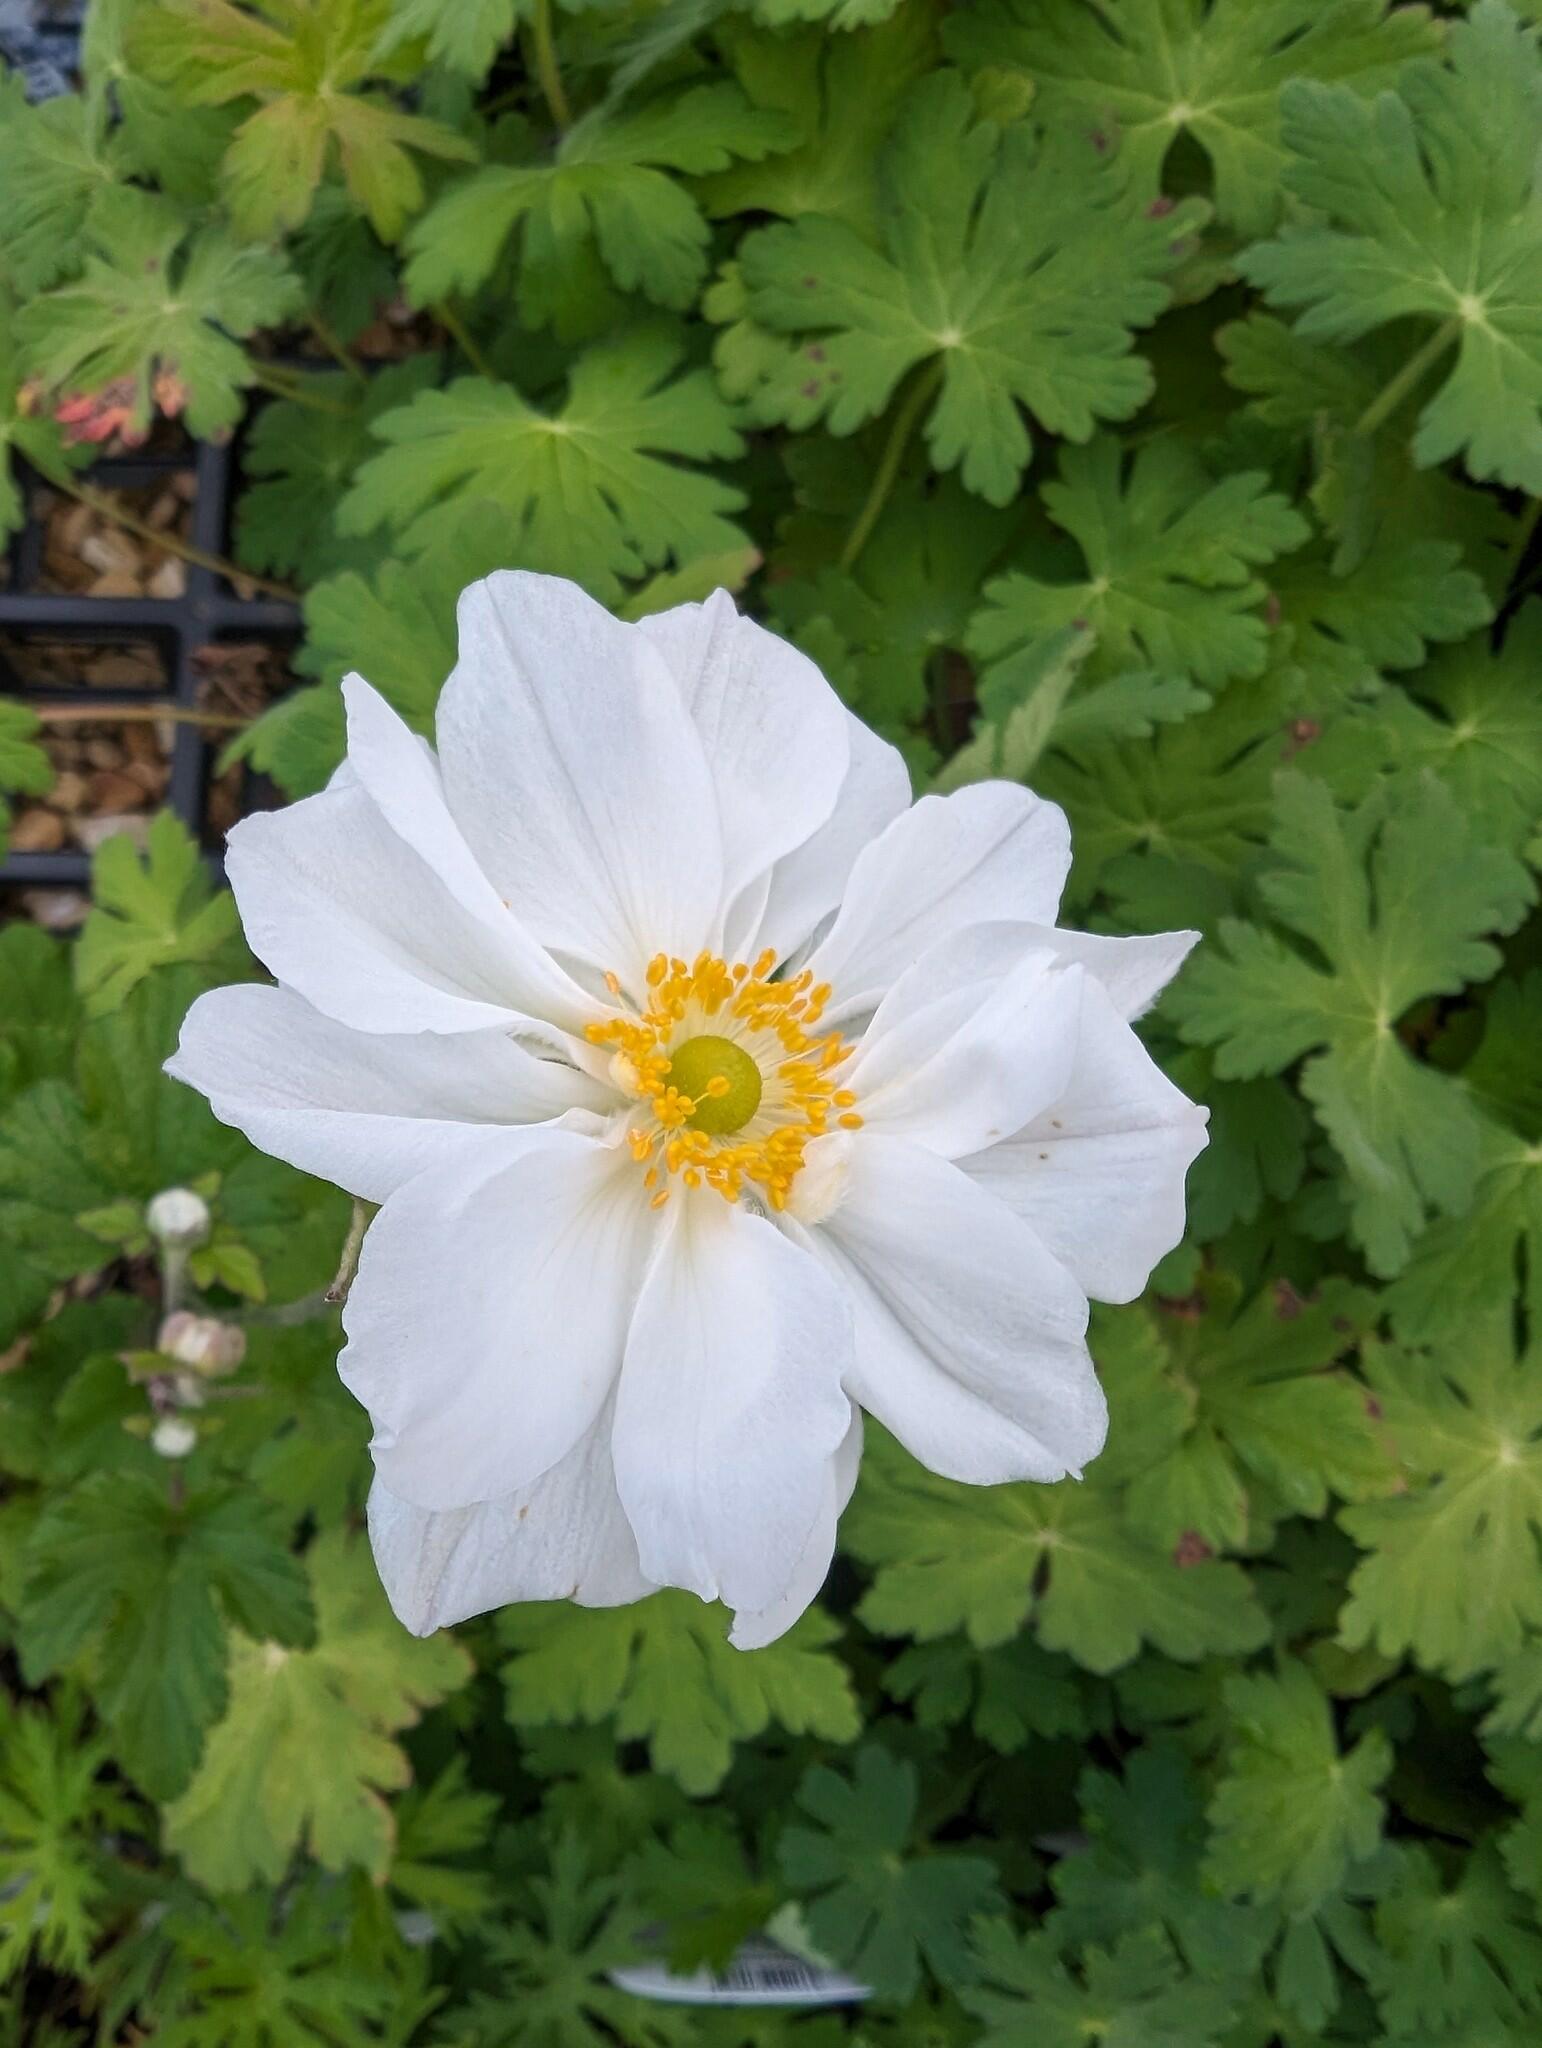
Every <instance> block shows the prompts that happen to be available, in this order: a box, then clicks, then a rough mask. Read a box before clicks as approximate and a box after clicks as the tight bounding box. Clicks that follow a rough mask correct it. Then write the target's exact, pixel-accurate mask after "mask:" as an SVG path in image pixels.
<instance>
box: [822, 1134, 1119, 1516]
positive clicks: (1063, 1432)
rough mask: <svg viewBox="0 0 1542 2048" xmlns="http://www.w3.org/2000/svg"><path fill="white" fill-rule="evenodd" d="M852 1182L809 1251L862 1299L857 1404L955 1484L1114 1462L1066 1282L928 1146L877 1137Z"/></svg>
mask: <svg viewBox="0 0 1542 2048" xmlns="http://www.w3.org/2000/svg"><path fill="white" fill-rule="evenodd" d="M819 1142H820V1143H821V1144H822V1143H827V1142H829V1141H828V1140H820V1141H819ZM817 1149H818V1146H817V1145H816V1146H812V1147H810V1154H811V1156H812V1154H813V1152H814V1151H816V1150H817ZM847 1167H848V1178H847V1183H846V1195H845V1200H844V1202H843V1203H842V1205H841V1206H840V1207H839V1208H838V1209H837V1210H836V1211H835V1212H834V1214H833V1215H832V1216H830V1217H829V1218H828V1219H827V1220H826V1221H825V1222H824V1224H823V1225H822V1226H821V1227H820V1228H819V1229H818V1230H817V1231H814V1232H811V1233H810V1234H809V1239H808V1241H809V1242H810V1243H811V1244H813V1245H814V1246H815V1247H816V1248H817V1249H818V1251H819V1253H820V1254H821V1256H822V1257H823V1258H825V1259H826V1260H827V1261H828V1262H830V1263H831V1265H832V1267H834V1268H835V1269H837V1270H839V1271H840V1273H841V1275H842V1277H843V1278H844V1279H845V1281H846V1282H847V1284H848V1286H849V1288H850V1290H851V1293H852V1296H853V1300H854V1304H855V1309H856V1366H855V1369H854V1371H853V1372H852V1375H851V1377H850V1378H849V1380H848V1381H847V1385H848V1387H849V1389H850V1391H851V1393H852V1394H853V1395H854V1396H855V1397H856V1399H857V1400H858V1401H860V1402H861V1404H862V1406H863V1407H864V1408H865V1409H867V1411H868V1412H869V1414H871V1415H876V1416H877V1418H878V1420H879V1421H880V1422H881V1423H882V1424H883V1425H884V1427H885V1428H886V1429H889V1430H892V1432H893V1433H894V1435H895V1436H897V1437H898V1438H899V1440H900V1442H901V1443H902V1444H904V1446H905V1447H906V1449H907V1450H909V1451H910V1452H911V1453H912V1454H913V1455H914V1456H915V1457H917V1458H919V1459H920V1460H921V1462H922V1463H923V1464H924V1465H928V1466H930V1467H931V1469H932V1470H933V1471H934V1472H940V1473H942V1474H943V1476H944V1477H945V1478H949V1479H961V1480H966V1481H969V1482H971V1483H973V1484H977V1485H996V1484H999V1483H1000V1482H1001V1481H1003V1480H1007V1479H1060V1478H1063V1477H1064V1476H1065V1474H1066V1473H1068V1472H1079V1471H1080V1469H1081V1467H1082V1466H1083V1465H1084V1464H1086V1462H1087V1460H1088V1459H1089V1458H1093V1457H1095V1456H1096V1455H1097V1453H1098V1452H1099V1450H1101V1449H1102V1446H1103V1438H1104V1434H1105V1432H1106V1429H1107V1409H1106V1407H1105V1404H1104V1400H1103V1392H1102V1389H1101V1388H1100V1387H1099V1385H1098V1382H1097V1376H1096V1374H1095V1373H1094V1372H1093V1370H1092V1361H1091V1359H1090V1358H1089V1357H1088V1355H1087V1346H1086V1341H1085V1332H1086V1326H1087V1303H1086V1299H1085V1297H1084V1296H1083V1294H1082V1293H1081V1290H1080V1289H1079V1288H1078V1287H1077V1286H1076V1283H1075V1282H1074V1281H1073V1280H1072V1279H1071V1277H1070V1275H1069V1274H1068V1273H1067V1272H1066V1270H1065V1268H1064V1267H1063V1266H1061V1265H1060V1264H1059V1262H1058V1261H1057V1260H1056V1259H1054V1258H1053V1257H1052V1256H1051V1255H1050V1254H1049V1253H1048V1252H1047V1251H1046V1250H1045V1249H1044V1247H1043V1245H1042V1244H1040V1242H1039V1240H1038V1239H1037V1238H1036V1237H1035V1235H1034V1233H1033V1232H1032V1231H1031V1230H1030V1229H1029V1228H1028V1226H1027V1225H1026V1224H1024V1223H1022V1222H1020V1221H1019V1220H1018V1218H1017V1217H1015V1216H1014V1215H1013V1214H1012V1212H1011V1211H1010V1210H1009V1209H1007V1208H1005V1207H1004V1206H1003V1205H1002V1204H1001V1203H1000V1202H998V1201H996V1200H995V1199H994V1198H993V1197H992V1196H990V1195H988V1194H986V1193H985V1192H984V1191H983V1190H982V1189H980V1188H978V1187H976V1185H975V1184H974V1182H973V1181H972V1180H970V1179H969V1178H968V1177H967V1175H965V1174H963V1173H961V1172H960V1171H959V1169H958V1168H957V1167H956V1166H952V1165H950V1164H949V1163H948V1162H947V1161H946V1160H943V1159H938V1158H936V1157H935V1156H934V1155H933V1154H932V1153H930V1152H926V1151H923V1150H922V1149H921V1147H920V1146H918V1145H907V1144H905V1143H904V1141H903V1140H901V1139H898V1138H883V1137H873V1136H870V1135H869V1134H868V1133H867V1132H865V1131H864V1132H861V1133H859V1134H858V1135H857V1137H856V1139H855V1140H854V1141H853V1143H852V1144H851V1146H850V1155H849V1159H848V1162H847Z"/></svg>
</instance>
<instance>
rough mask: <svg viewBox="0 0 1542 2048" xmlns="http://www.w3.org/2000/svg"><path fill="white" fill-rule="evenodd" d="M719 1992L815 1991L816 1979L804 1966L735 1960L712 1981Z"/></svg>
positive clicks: (802, 1964) (750, 1959)
mask: <svg viewBox="0 0 1542 2048" xmlns="http://www.w3.org/2000/svg"><path fill="white" fill-rule="evenodd" d="M715 1982H716V1985H717V1988H718V1990H719V1991H817V1990H819V1988H820V1984H819V1979H818V1978H817V1977H816V1976H815V1975H814V1972H813V1971H812V1970H811V1969H810V1968H809V1967H808V1965H807V1964H806V1963H798V1962H790V1961H786V1960H783V1959H782V1958H780V1957H779V1958H778V1959H777V1960H776V1961H775V1962H772V1961H771V1960H769V1959H767V1960H766V1961H764V1962H762V1961H761V1960H760V1959H759V1958H756V1957H748V1956H746V1957H737V1956H736V1957H735V1958H734V1960H733V1961H732V1962H731V1963H730V1964H729V1965H728V1968H727V1969H726V1970H724V1971H722V1972H721V1974H720V1975H719V1976H718V1977H717V1978H716V1979H715Z"/></svg>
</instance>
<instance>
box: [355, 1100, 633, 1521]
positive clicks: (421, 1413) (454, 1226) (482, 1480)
mask: <svg viewBox="0 0 1542 2048" xmlns="http://www.w3.org/2000/svg"><path fill="white" fill-rule="evenodd" d="M655 1221H656V1219H655V1218H654V1217H653V1215H652V1213H651V1212H650V1210H649V1208H648V1206H647V1203H646V1202H645V1201H643V1200H641V1199H640V1198H639V1192H638V1184H637V1169H636V1168H635V1166H634V1165H633V1164H632V1161H631V1159H630V1158H629V1157H628V1155H627V1153H626V1151H625V1150H624V1149H622V1150H621V1151H619V1153H618V1152H617V1151H616V1150H615V1149H614V1148H612V1147H609V1146H607V1145H604V1144H602V1143H601V1142H600V1141H599V1140H598V1139H595V1138H592V1137H585V1136H581V1135H579V1134H578V1133H576V1132H572V1131H566V1130H554V1129H551V1128H550V1127H546V1128H542V1129H536V1130H524V1131H506V1132H497V1133H491V1134H484V1136H483V1143H482V1149H481V1150H480V1151H477V1150H476V1149H475V1148H468V1157H467V1158H466V1159H464V1160H462V1161H457V1162H456V1163H455V1164H454V1165H452V1166H449V1167H437V1168H435V1169H434V1170H432V1171H431V1172H428V1173H423V1174H419V1175H418V1177H417V1179H416V1180H412V1181H409V1182H408V1183H407V1185H406V1186H405V1187H404V1188H401V1189H400V1190H398V1192H397V1193H396V1194H394V1195H393V1196H392V1197H391V1199H390V1200H389V1201H388V1202H387V1203H386V1205H385V1207H384V1208H383V1209H382V1210H381V1212H380V1214H379V1215H378V1216H377V1217H376V1218H375V1220H374V1222H373V1223H372V1224H371V1225H370V1228H369V1231H368V1234H367V1235H366V1237H365V1239H364V1250H363V1254H362V1256H361V1257H360V1260H359V1272H358V1278H357V1279H356V1280H355V1281H354V1284H353V1290H352V1292H351V1293H350V1295H349V1297H348V1305H347V1308H346V1309H345V1310H344V1313H343V1325H344V1328H345V1329H346V1330H347V1332H348V1344H347V1348H346V1349H345V1350H344V1352H343V1354H342V1357H341V1358H340V1359H339V1360H338V1370H339V1372H340V1373H341V1374H342V1377H343V1380H344V1383H345V1384H346V1385H347V1386H348V1387H349V1389H350V1390H351V1391H352V1392H353V1393H354V1394H355V1395H356V1396H357V1398H358V1399H359V1400H360V1401H362V1402H363V1404H364V1406H365V1407H366V1408H367V1409H368V1410H369V1412H370V1418H371V1420H372V1421H373V1423H374V1425H375V1434H374V1439H373V1441H372V1444H371V1449H372V1450H373V1451H374V1454H375V1469H376V1471H377V1472H378V1473H379V1475H380V1478H381V1479H382V1481H383V1482H384V1483H385V1485H386V1486H387V1487H388V1488H389V1489H390V1491H391V1492H392V1493H394V1494H397V1495H399V1496H400V1498H402V1499H403V1500H409V1501H412V1502H414V1503H415V1504H416V1505H417V1506H419V1507H425V1508H457V1507H472V1506H475V1505H476V1504H477V1503H478V1502H481V1501H489V1500H499V1499H501V1498H503V1497H504V1496H505V1495H506V1494H508V1493H510V1492H512V1491H513V1490H515V1489H516V1488H518V1487H521V1486H528V1485H529V1484H530V1482H531V1481H532V1480H534V1479H537V1478H539V1477H540V1475H541V1474H542V1473H543V1472H547V1471H550V1469H551V1467H552V1466H553V1465H555V1464H556V1463H557V1462H558V1460H559V1459H560V1458H562V1457H564V1456H565V1455H566V1454H567V1452H568V1451H569V1450H571V1449H572V1447H573V1445H574V1444H575V1443H576V1442H577V1441H578V1439H579V1438H580V1437H581V1436H582V1435H583V1434H584V1432H585V1431H586V1430H587V1429H588V1428H589V1427H590V1426H591V1425H592V1423H593V1422H594V1419H595V1417H596V1416H597V1415H598V1414H599V1412H600V1410H601V1408H602V1407H603V1406H604V1403H605V1400H606V1397H607V1396H608V1394H609V1393H610V1390H611V1387H612V1385H613V1384H614V1381H615V1377H616V1374H617V1372H618V1371H619V1370H620V1366H621V1357H622V1352H623V1350H624V1348H625V1344H626V1332H627V1325H628V1323H629V1322H630V1320H631V1316H632V1307H633V1303H634V1301H635V1300H636V1297H637V1290H638V1286H639V1284H640V1281H641V1277H642V1271H643V1265H644V1261H645V1258H646V1255H647V1250H648V1246H649V1243H650V1240H651V1238H652V1236H653V1234H654V1233H653V1230H652V1228H650V1226H652V1225H653V1224H654V1223H655Z"/></svg>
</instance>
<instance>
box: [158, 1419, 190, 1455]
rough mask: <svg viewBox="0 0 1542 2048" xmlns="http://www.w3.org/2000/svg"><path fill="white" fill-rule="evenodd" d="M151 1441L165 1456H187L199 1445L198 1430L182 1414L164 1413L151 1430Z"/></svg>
mask: <svg viewBox="0 0 1542 2048" xmlns="http://www.w3.org/2000/svg"><path fill="white" fill-rule="evenodd" d="M150 1442H151V1445H152V1446H153V1447H154V1449H155V1450H157V1451H159V1453H160V1455H161V1456H162V1457H163V1458H185V1457H186V1456H187V1454H188V1452H189V1451H191V1450H195V1449H196V1448H197V1445H198V1432H197V1430H196V1429H194V1427H193V1425H192V1423H190V1422H184V1421H183V1420H182V1417H181V1416H180V1415H164V1416H162V1418H161V1420H160V1421H159V1422H158V1423H157V1424H156V1425H155V1427H154V1429H152V1430H151V1432H150Z"/></svg>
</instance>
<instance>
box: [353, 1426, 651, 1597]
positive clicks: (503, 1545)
mask: <svg viewBox="0 0 1542 2048" xmlns="http://www.w3.org/2000/svg"><path fill="white" fill-rule="evenodd" d="M369 1535H370V1542H371V1543H372V1544H373V1546H374V1551H375V1563H376V1566H377V1567H378V1569H379V1572H380V1577H381V1581H382V1583H383V1584H384V1586H385V1590H386V1597H387V1598H388V1599H389V1601H390V1603H391V1606H392V1608H393V1610H394V1611H395V1614H396V1617H397V1619H398V1620H399V1621H400V1622H401V1623H402V1625H403V1627H405V1628H409V1629H411V1631H412V1633H413V1634H414V1635H415V1636H426V1635H432V1634H433V1632H434V1630H435V1629H436V1628H450V1627H452V1626H453V1625H454V1623H456V1622H457V1621H465V1620H467V1619H468V1618H469V1617H470V1616H471V1615H473V1614H485V1613H486V1612H487V1611H488V1609H489V1608H493V1607H505V1606H507V1605H508V1604H509V1603H510V1602H511V1601H516V1600H576V1601H577V1602H578V1604H579V1605H580V1606H581V1607H622V1606H625V1605H626V1603H627V1602H628V1601H631V1600H641V1599H643V1598H644V1597H645V1595H647V1594H649V1593H651V1592H652V1591H653V1590H654V1589H653V1587H652V1586H650V1585H649V1583H648V1581H647V1580H646V1579H645V1578H644V1577H643V1575H642V1573H641V1572H640V1571H639V1570H638V1568H637V1545H636V1543H635V1541H634V1540H633V1537H632V1530H631V1525H630V1524H629V1523H628V1521H627V1519H626V1516H625V1515H624V1514H623V1513H622V1512H621V1502H620V1500H619V1499H618V1498H617V1495H616V1478H615V1473H614V1472H613V1470H612V1469H611V1462H610V1420H609V1414H608V1411H607V1412H606V1413H605V1414H602V1416H601V1417H600V1419H599V1421H598V1422H596V1423H595V1424H594V1426H593V1428H591V1429H590V1430H588V1431H586V1433H585V1434H584V1435H583V1436H581V1437H580V1438H579V1440H578V1442H577V1443H576V1444H574V1446H573V1448H572V1450H570V1451H569V1452H568V1454H567V1456H566V1457H565V1458H563V1459H562V1460H561V1461H560V1462H559V1463H558V1464H556V1465H554V1466H553V1467H552V1469H551V1470H550V1471H549V1472H545V1473H543V1474H542V1475H541V1477H540V1478H539V1479H537V1480H536V1481H535V1482H534V1483H533V1484H532V1485H530V1486H526V1487H522V1488H521V1489H520V1490H519V1491H518V1492H517V1493H510V1494H506V1495H505V1496H504V1497H503V1499H501V1500H489V1501H483V1502H482V1503H481V1504H480V1505H479V1506H477V1507H470V1508H446V1509H438V1510H436V1509H434V1508H419V1507H414V1506H413V1505H412V1503H411V1502H410V1501H405V1500H398V1499H397V1497H396V1495H395V1494H394V1493H391V1492H389V1491H388V1490H387V1488H386V1487H385V1486H383V1485H382V1484H381V1482H380V1481H379V1480H378V1479H377V1480H376V1481H375V1484H374V1486H373V1487H372V1488H371V1489H370V1496H369Z"/></svg>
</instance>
